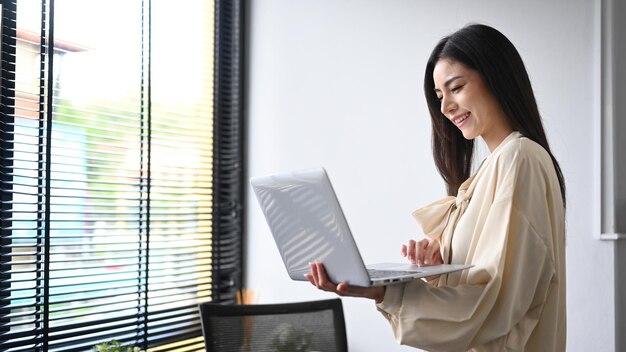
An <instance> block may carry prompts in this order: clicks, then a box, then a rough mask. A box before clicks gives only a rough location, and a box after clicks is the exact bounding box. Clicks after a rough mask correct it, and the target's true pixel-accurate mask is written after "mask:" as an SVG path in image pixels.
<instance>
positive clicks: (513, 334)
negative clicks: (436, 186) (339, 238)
mask: <svg viewBox="0 0 626 352" xmlns="http://www.w3.org/2000/svg"><path fill="white" fill-rule="evenodd" d="M424 91H425V95H426V100H427V102H428V107H429V110H430V115H431V119H432V126H433V140H432V142H433V156H434V159H435V163H436V165H437V168H438V170H439V172H440V173H441V175H442V177H443V179H444V181H445V182H446V184H447V188H448V194H449V196H448V197H447V198H444V199H442V200H440V201H438V202H435V203H433V204H431V205H428V206H426V207H424V208H421V209H418V210H416V211H415V212H414V213H413V216H414V218H415V219H416V220H417V222H418V224H419V225H420V226H421V228H422V230H423V232H424V234H425V237H426V238H425V239H423V240H421V241H418V242H416V241H413V240H412V241H410V242H409V243H408V245H403V246H402V254H403V255H404V256H406V257H408V259H409V260H410V261H411V262H413V263H416V264H418V265H428V264H438V263H454V264H473V265H474V267H472V268H471V269H469V270H464V271H461V272H456V273H451V274H447V275H441V276H440V277H436V278H429V280H428V281H421V280H415V281H411V282H408V283H403V284H398V285H391V286H387V287H386V288H383V287H373V288H363V287H354V286H349V285H347V284H345V283H339V284H335V283H333V282H330V281H329V280H328V278H327V276H326V274H325V272H324V268H323V265H322V264H321V263H313V264H311V273H309V274H307V275H306V277H307V278H308V279H309V281H310V282H311V283H312V284H313V285H315V286H317V287H318V288H320V289H322V290H325V291H331V292H336V293H337V294H339V295H342V296H358V297H366V298H370V299H374V300H375V301H376V304H377V307H378V310H379V311H380V312H381V313H382V314H383V316H385V318H387V319H388V320H389V322H390V324H391V327H392V329H393V331H394V334H395V336H396V339H397V340H398V341H399V342H400V343H402V344H407V345H411V346H415V347H419V348H423V349H426V350H429V351H466V350H471V351H505V350H506V351H508V350H514V351H522V350H523V351H564V350H565V336H566V325H565V324H566V319H565V220H564V217H565V216H564V208H565V184H564V180H563V175H562V173H561V169H560V167H559V164H558V162H557V161H556V159H555V158H554V156H553V155H552V153H551V152H550V148H549V146H548V141H547V139H546V136H545V133H544V129H543V125H542V122H541V117H540V115H539V111H538V109H537V104H536V102H535V97H534V94H533V91H532V87H531V84H530V80H529V78H528V74H527V73H526V69H525V68H524V64H523V62H522V59H521V57H520V56H519V53H518V52H517V50H516V49H515V47H514V46H513V44H511V42H510V41H509V40H508V39H507V38H506V37H505V36H504V35H502V34H501V33H500V32H498V31H497V30H495V29H493V28H491V27H488V26H485V25H470V26H467V27H464V28H462V29H460V30H459V31H457V32H455V33H453V34H452V35H450V36H448V37H445V38H443V39H442V40H441V41H440V42H439V43H438V44H437V45H436V46H435V48H434V50H433V52H432V54H431V56H430V58H429V60H428V64H427V66H426V73H425V77H424ZM476 137H481V138H482V140H483V141H484V142H485V143H486V145H487V147H488V148H489V150H490V155H489V156H488V157H487V158H486V159H485V160H484V161H483V163H482V164H481V165H480V167H479V168H478V170H477V171H476V172H475V173H474V175H470V172H471V170H472V155H473V154H472V153H473V150H474V139H475V138H476Z"/></svg>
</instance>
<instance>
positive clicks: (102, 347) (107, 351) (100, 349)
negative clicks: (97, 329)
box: [92, 340, 140, 352]
mask: <svg viewBox="0 0 626 352" xmlns="http://www.w3.org/2000/svg"><path fill="white" fill-rule="evenodd" d="M92 351H96V352H139V351H140V349H139V347H133V346H130V345H127V346H125V345H122V344H121V343H119V341H116V340H111V341H109V342H103V343H99V344H97V345H95V346H93V348H92Z"/></svg>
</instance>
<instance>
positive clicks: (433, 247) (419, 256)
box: [401, 238, 443, 266]
mask: <svg viewBox="0 0 626 352" xmlns="http://www.w3.org/2000/svg"><path fill="white" fill-rule="evenodd" d="M401 253H402V256H403V257H406V258H407V259H408V260H409V261H410V262H411V263H413V264H417V265H418V266H423V265H435V264H443V259H442V258H441V251H440V250H439V241H437V240H429V239H427V238H425V239H423V240H421V241H417V242H416V241H414V240H410V241H409V243H408V244H403V245H402V249H401Z"/></svg>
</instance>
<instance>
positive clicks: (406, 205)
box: [246, 0, 615, 351]
mask: <svg viewBox="0 0 626 352" xmlns="http://www.w3.org/2000/svg"><path fill="white" fill-rule="evenodd" d="M248 6H249V8H248V11H249V19H250V23H249V25H250V28H249V30H250V32H249V38H248V41H249V52H248V58H249V65H248V74H249V76H248V83H249V85H248V90H247V97H248V98H247V99H248V100H247V103H248V106H247V109H248V116H247V119H248V124H249V125H248V129H247V134H248V138H249V140H248V150H247V153H248V164H247V168H248V169H247V172H248V173H249V175H250V176H254V175H259V174H266V173H272V172H276V171H285V170H291V169H297V168H306V167H312V166H319V165H322V166H325V167H326V168H327V170H328V171H329V174H330V176H331V179H332V181H333V183H334V186H335V189H336V191H337V193H338V196H339V198H340V200H341V202H342V205H343V207H344V211H345V213H346V216H347V218H348V221H349V223H350V226H351V228H352V230H353V232H354V234H355V236H356V238H357V242H358V244H359V247H360V248H361V250H362V255H363V257H364V259H365V261H366V262H375V261H388V260H398V259H400V258H399V248H400V245H401V244H402V243H405V242H406V241H407V240H408V239H410V238H419V237H421V235H420V234H419V233H418V230H417V228H416V226H415V225H414V223H413V221H412V219H411V217H410V212H411V211H412V210H413V209H414V208H417V207H419V206H422V205H425V204H427V203H429V202H431V201H434V200H436V199H438V198H440V197H442V196H443V195H444V187H443V183H442V182H441V180H440V178H439V176H438V174H437V172H436V170H435V167H434V165H433V161H432V157H431V154H430V123H429V117H428V114H427V108H426V105H425V103H424V98H423V91H422V88H421V85H422V79H423V77H422V75H423V70H424V66H425V62H426V59H427V57H428V55H429V53H430V50H431V49H432V47H433V46H434V44H435V43H436V42H437V40H438V39H440V38H441V37H442V36H444V35H445V34H448V33H450V32H451V31H454V30H456V29H458V28H459V27H461V26H463V25H464V24H467V23H468V22H483V23H486V24H490V25H493V26H495V27H496V28H498V29H500V30H501V31H502V32H503V33H505V34H506V35H507V36H508V37H509V38H510V39H511V40H512V41H513V43H514V44H515V45H516V46H517V48H518V50H519V51H520V53H521V55H522V57H523V58H524V60H525V62H526V64H527V69H528V70H529V73H530V76H531V79H532V82H533V86H534V88H535V93H536V95H537V98H538V102H539V106H540V110H541V112H542V114H543V117H544V120H545V125H546V129H547V133H548V137H549V140H550V142H551V145H552V148H553V151H554V152H555V154H556V156H557V158H558V159H559V161H560V163H561V166H562V168H563V171H564V173H565V177H566V181H567V186H568V209H567V229H568V232H567V236H568V238H567V240H568V242H567V265H568V268H567V269H568V278H567V280H568V284H567V287H568V351H612V350H615V331H614V327H615V325H614V324H615V323H614V322H615V311H614V308H615V299H614V298H615V297H614V277H613V273H614V271H613V266H614V252H613V247H614V243H613V242H603V241H599V240H597V239H596V235H597V231H598V229H597V224H598V219H597V217H598V212H597V210H596V205H597V201H595V200H597V199H598V195H597V190H598V188H599V186H598V173H599V172H598V171H597V170H595V169H594V168H595V167H596V166H597V165H598V161H597V155H596V153H597V149H596V147H595V145H596V143H598V141H597V140H596V139H597V137H596V136H597V133H596V132H597V131H596V130H595V128H596V127H597V125H598V124H597V123H595V122H594V121H596V119H598V118H599V95H598V94H599V93H598V87H599V76H598V75H599V72H600V71H599V56H598V55H599V54H598V53H599V49H598V48H599V30H598V28H599V22H598V21H599V5H598V4H597V3H594V2H590V1H586V0H575V1H567V2H565V1H541V0H533V1H523V2H522V1H497V0H483V1H473V2H465V1H458V0H449V1H445V2H442V1H432V2H427V1H415V0H393V1H390V0H388V1H380V0H316V1H305V0H257V1H250V2H249V4H248ZM249 194H250V195H252V193H251V192H250V193H249ZM247 206H248V208H247V217H246V222H247V228H246V233H247V247H246V262H247V266H246V275H247V280H246V286H247V287H249V288H251V289H253V290H255V291H256V292H257V294H258V297H259V300H258V302H259V303H270V302H285V301H301V300H308V299H322V298H329V297H332V296H331V295H329V294H326V293H323V292H319V291H317V290H315V289H314V288H313V287H311V286H310V285H309V284H307V283H304V282H293V281H291V280H290V279H289V278H288V277H287V275H286V273H285V270H284V268H283V265H282V262H281V261H280V258H279V255H278V251H277V250H276V248H275V246H274V243H273V241H272V239H271V236H270V234H269V231H268V228H267V225H266V223H265V221H264V220H263V217H262V214H261V212H260V209H259V207H258V204H257V203H256V200H255V199H254V198H253V197H249V199H248V201H247ZM343 303H344V308H345V312H346V324H347V328H348V337H349V345H350V350H351V351H409V350H411V349H409V348H407V347H403V346H398V345H397V344H396V342H395V341H394V339H393V336H392V334H391V330H390V328H389V327H388V325H387V322H386V320H384V319H383V318H382V316H380V315H379V313H377V312H376V310H375V306H374V304H373V303H372V302H369V301H365V300H361V299H353V298H344V299H343Z"/></svg>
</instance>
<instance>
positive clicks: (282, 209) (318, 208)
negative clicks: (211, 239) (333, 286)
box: [250, 168, 471, 286]
mask: <svg viewBox="0 0 626 352" xmlns="http://www.w3.org/2000/svg"><path fill="white" fill-rule="evenodd" d="M250 183H251V184H252V188H253V189H254V193H255V194H256V197H257V200H258V201H259V204H260V205H261V209H262V210H263V214H265V219H266V220H267V223H268V225H269V228H270V231H271V232H272V235H273V236H274V240H275V241H276V245H277V246H278V251H279V252H280V255H281V257H282V259H283V262H284V263H285V267H286V269H287V272H288V273H289V276H290V277H291V278H292V279H293V280H306V278H305V277H304V274H305V273H308V272H309V271H310V269H309V263H311V262H314V261H319V262H322V263H323V264H324V267H325V269H326V272H327V274H328V276H329V278H330V279H331V280H332V281H333V282H336V283H340V282H346V283H349V284H351V285H355V286H380V285H388V284H391V283H397V282H401V281H407V280H413V279H418V278H423V277H427V276H433V275H440V274H444V273H448V272H453V271H458V270H463V269H467V268H469V267H471V265H457V264H444V265H432V266H422V267H419V266H417V265H413V264H410V263H408V262H407V263H404V264H400V263H381V264H374V265H367V266H366V265H365V264H364V263H363V260H362V259H361V254H360V253H359V250H358V248H357V245H356V243H355V241H354V238H353V236H352V233H351V232H350V229H349V227H348V222H347V221H346V219H345V217H344V215H343V211H342V210H341V206H340V205H339V201H338V199H337V197H336V195H335V192H334V191H333V188H332V185H331V183H330V179H329V178H328V175H327V173H326V171H325V170H324V169H323V168H315V169H308V170H300V171H292V172H288V173H281V174H274V175H267V176H258V177H253V178H251V179H250Z"/></svg>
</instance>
